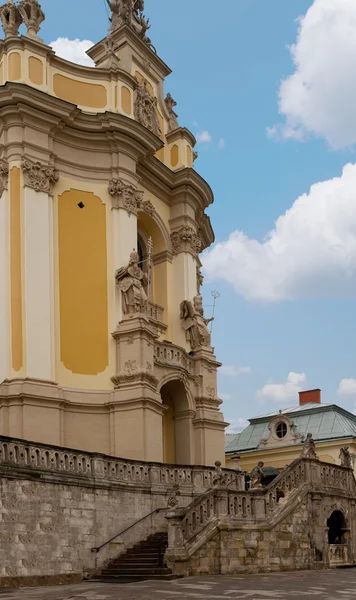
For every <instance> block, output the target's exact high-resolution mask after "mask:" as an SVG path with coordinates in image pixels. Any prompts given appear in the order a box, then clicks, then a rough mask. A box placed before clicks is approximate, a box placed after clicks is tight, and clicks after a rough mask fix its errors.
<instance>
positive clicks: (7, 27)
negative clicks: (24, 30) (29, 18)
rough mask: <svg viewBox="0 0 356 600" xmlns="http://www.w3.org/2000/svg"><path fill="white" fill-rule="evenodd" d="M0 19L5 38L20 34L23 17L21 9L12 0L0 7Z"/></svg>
mask: <svg viewBox="0 0 356 600" xmlns="http://www.w3.org/2000/svg"><path fill="white" fill-rule="evenodd" d="M0 19H1V23H2V28H3V30H4V33H5V37H10V36H12V35H18V34H19V29H20V25H21V24H22V17H21V14H20V11H19V9H18V8H17V6H16V5H15V4H14V3H13V1H12V0H9V1H8V2H6V3H5V4H3V5H2V6H0Z"/></svg>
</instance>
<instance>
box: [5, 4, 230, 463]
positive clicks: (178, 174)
mask: <svg viewBox="0 0 356 600" xmlns="http://www.w3.org/2000/svg"><path fill="white" fill-rule="evenodd" d="M108 4H109V6H110V9H111V12H112V19H111V29H110V33H109V35H108V36H107V37H106V38H105V39H104V40H102V41H100V42H99V43H97V44H96V45H95V46H94V47H93V48H91V49H90V50H89V51H88V54H89V56H90V57H91V58H92V59H93V61H94V62H95V65H96V66H95V67H94V68H91V67H86V66H81V65H78V64H73V63H70V62H68V61H66V60H63V59H62V58H59V57H58V56H56V54H55V53H54V51H53V50H52V48H50V47H49V46H46V45H45V44H44V43H43V42H42V40H41V39H40V37H39V29H40V25H41V23H42V21H43V20H44V14H43V12H42V10H41V7H40V5H39V3H38V2H37V0H22V1H21V2H19V3H17V4H15V3H13V2H6V3H5V4H4V5H3V6H1V7H0V17H1V21H2V25H3V29H4V33H5V39H4V40H2V41H0V124H1V127H0V151H1V160H0V194H1V197H0V435H3V436H9V437H14V438H22V439H27V440H31V441H33V442H38V443H39V442H41V443H45V444H54V445H57V446H62V447H70V448H76V449H79V450H85V451H89V452H99V453H106V454H111V455H115V456H123V457H127V458H131V459H136V460H145V461H158V462H166V463H172V464H175V463H180V464H201V465H208V464H213V463H214V462H215V461H216V460H221V461H223V460H224V429H225V426H226V423H224V419H223V415H222V413H221V411H220V404H221V402H220V400H219V399H218V396H217V383H216V371H217V368H218V366H219V363H218V362H217V360H216V358H215V356H214V351H213V348H212V347H211V340H210V332H209V319H206V317H205V315H204V310H203V308H202V297H201V294H200V288H201V285H202V275H201V271H200V266H201V263H200V260H199V254H200V252H201V251H202V250H203V249H204V248H207V247H208V246H209V245H210V244H211V243H212V242H213V240H214V235H213V230H212V227H211V224H210V220H209V218H208V216H207V215H206V214H205V210H206V209H207V208H208V207H209V205H210V204H211V203H212V202H213V194H212V191H211V189H210V187H209V185H208V184H207V183H206V182H205V181H204V180H203V179H202V177H200V176H199V175H198V173H197V172H196V171H195V170H194V160H195V158H196V153H195V151H194V145H195V139H194V136H193V135H192V133H191V132H190V131H188V129H186V128H184V127H180V125H179V124H178V120H177V114H176V112H175V106H176V102H175V101H174V100H173V98H172V96H171V95H170V94H169V93H168V94H165V93H164V81H165V78H166V77H167V76H168V75H169V74H170V72H171V71H170V69H169V68H168V67H167V65H166V64H165V63H164V62H163V61H162V60H161V59H160V58H159V56H158V55H157V53H156V51H155V49H154V47H153V46H152V43H151V40H150V39H149V38H148V35H147V30H148V28H149V25H148V22H147V20H146V18H145V17H144V14H143V2H127V1H126V0H112V2H108ZM22 23H24V24H25V25H26V27H27V34H26V35H22V36H20V35H19V27H20V26H21V24H22Z"/></svg>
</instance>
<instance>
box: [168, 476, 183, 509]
mask: <svg viewBox="0 0 356 600" xmlns="http://www.w3.org/2000/svg"><path fill="white" fill-rule="evenodd" d="M168 494H169V496H168V500H167V508H170V509H171V510H175V509H176V508H177V507H178V496H180V490H179V485H178V483H175V484H174V486H173V488H172V490H171V491H170V492H168Z"/></svg>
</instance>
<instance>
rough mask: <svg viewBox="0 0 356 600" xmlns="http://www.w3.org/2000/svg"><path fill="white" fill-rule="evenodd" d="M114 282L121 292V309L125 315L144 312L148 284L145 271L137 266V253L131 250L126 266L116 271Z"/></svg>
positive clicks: (145, 309)
mask: <svg viewBox="0 0 356 600" xmlns="http://www.w3.org/2000/svg"><path fill="white" fill-rule="evenodd" d="M115 278H116V282H117V283H118V286H119V289H120V291H121V293H122V310H123V313H124V314H125V315H133V314H139V313H141V314H146V313H147V303H148V299H147V294H146V291H145V288H146V287H147V284H148V277H147V275H146V273H144V272H143V271H142V269H141V268H140V267H139V255H138V253H137V252H135V251H133V252H131V254H130V262H129V264H128V266H127V267H122V268H121V269H119V270H118V271H117V273H116V277H115Z"/></svg>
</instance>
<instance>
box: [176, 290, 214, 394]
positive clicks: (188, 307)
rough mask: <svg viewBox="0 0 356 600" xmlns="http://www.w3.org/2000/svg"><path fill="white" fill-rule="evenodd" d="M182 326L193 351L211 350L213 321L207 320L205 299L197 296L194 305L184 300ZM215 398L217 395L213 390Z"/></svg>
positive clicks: (181, 308)
mask: <svg viewBox="0 0 356 600" xmlns="http://www.w3.org/2000/svg"><path fill="white" fill-rule="evenodd" d="M180 319H181V325H182V327H183V329H184V331H185V334H186V338H187V341H188V342H189V343H190V346H191V349H192V350H196V349H197V348H210V343H211V335H210V331H209V329H208V325H209V323H211V321H212V320H213V319H205V317H204V309H203V299H202V297H201V296H195V297H194V300H193V304H192V303H191V302H189V301H188V300H184V301H183V302H182V303H181V305H180ZM207 392H208V395H209V398H211V396H210V394H211V389H210V388H207ZM213 393H214V396H215V395H216V392H215V389H213Z"/></svg>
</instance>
